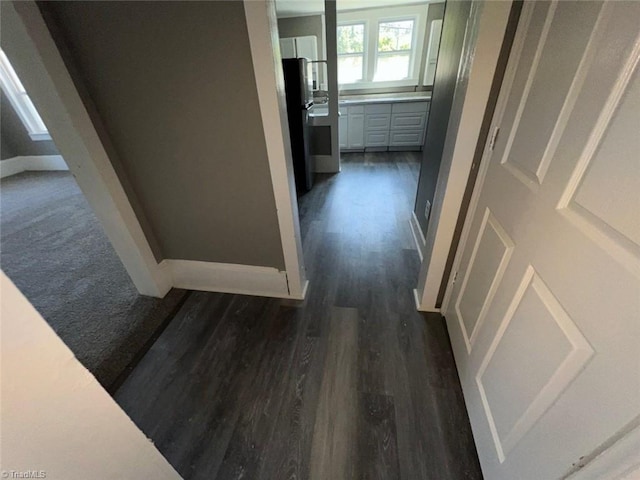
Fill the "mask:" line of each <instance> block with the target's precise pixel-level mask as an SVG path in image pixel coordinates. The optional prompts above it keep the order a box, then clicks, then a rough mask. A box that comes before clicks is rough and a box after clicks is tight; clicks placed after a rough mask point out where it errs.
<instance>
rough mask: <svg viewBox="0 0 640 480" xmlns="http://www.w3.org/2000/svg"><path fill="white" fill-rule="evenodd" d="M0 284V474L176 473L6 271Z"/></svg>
mask: <svg viewBox="0 0 640 480" xmlns="http://www.w3.org/2000/svg"><path fill="white" fill-rule="evenodd" d="M0 291H1V292H2V305H1V315H0V318H1V319H2V345H1V347H2V348H1V351H2V363H1V364H2V393H1V397H2V404H1V406H2V412H1V413H2V415H1V417H0V418H1V425H0V427H1V430H2V435H1V436H0V450H1V451H2V458H1V465H0V470H1V471H2V472H3V476H4V475H6V478H18V477H13V476H12V475H14V474H13V473H12V471H13V472H21V473H23V472H26V471H31V472H35V473H36V474H41V473H44V474H45V476H46V478H47V479H51V480H55V479H60V480H62V479H64V480H85V479H89V478H118V479H123V480H124V479H131V480H134V479H146V478H153V479H157V480H178V479H179V478H180V476H179V475H178V474H177V473H176V471H175V470H174V469H173V468H172V467H171V465H169V463H168V462H167V461H166V460H165V458H164V457H163V456H162V455H161V454H160V452H159V451H158V450H157V449H156V448H155V447H154V446H153V443H151V441H150V440H148V439H147V438H146V437H145V436H144V434H143V433H142V432H141V431H140V430H139V429H138V428H137V427H136V426H135V425H134V423H133V422H132V421H131V420H130V419H129V417H127V415H126V414H125V413H124V411H122V409H121V408H120V407H119V406H118V405H117V404H116V402H115V401H114V400H113V399H112V398H111V397H110V396H109V394H108V393H107V392H106V391H105V390H104V389H103V388H102V387H101V386H100V384H99V383H98V381H97V380H96V379H95V378H94V377H93V376H92V375H91V373H89V371H88V370H87V369H86V368H84V367H83V366H82V365H81V364H80V362H78V360H77V359H76V358H75V357H74V356H73V353H72V352H71V350H69V348H68V347H67V346H66V345H65V344H64V343H63V342H62V340H60V338H59V337H58V336H57V335H56V334H55V333H54V331H53V330H52V329H51V327H49V325H47V323H46V322H45V321H44V319H43V318H42V317H41V316H40V315H39V314H38V312H36V310H35V309H34V308H33V306H31V304H30V303H29V302H28V301H27V299H26V298H25V297H24V296H23V295H22V294H21V293H20V292H19V291H18V289H17V288H16V287H15V285H13V284H12V283H11V281H10V280H9V279H8V278H7V277H6V276H5V274H4V273H0ZM25 478H26V477H25ZM34 478H45V477H34Z"/></svg>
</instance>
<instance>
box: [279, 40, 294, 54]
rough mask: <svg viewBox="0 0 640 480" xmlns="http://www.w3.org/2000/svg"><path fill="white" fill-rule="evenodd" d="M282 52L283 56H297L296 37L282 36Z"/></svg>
mask: <svg viewBox="0 0 640 480" xmlns="http://www.w3.org/2000/svg"><path fill="white" fill-rule="evenodd" d="M280 54H281V55H282V58H297V55H296V39H295V38H281V39H280Z"/></svg>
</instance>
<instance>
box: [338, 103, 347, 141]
mask: <svg viewBox="0 0 640 480" xmlns="http://www.w3.org/2000/svg"><path fill="white" fill-rule="evenodd" d="M338 127H339V128H338V137H339V138H340V150H344V149H347V148H349V107H340V117H339V118H338Z"/></svg>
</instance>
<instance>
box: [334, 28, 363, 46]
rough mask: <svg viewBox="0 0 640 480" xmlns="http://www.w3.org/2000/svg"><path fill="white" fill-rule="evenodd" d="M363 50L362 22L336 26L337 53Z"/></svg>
mask: <svg viewBox="0 0 640 480" xmlns="http://www.w3.org/2000/svg"><path fill="white" fill-rule="evenodd" d="M362 52H364V23H358V24H355V25H341V26H339V27H338V53H362Z"/></svg>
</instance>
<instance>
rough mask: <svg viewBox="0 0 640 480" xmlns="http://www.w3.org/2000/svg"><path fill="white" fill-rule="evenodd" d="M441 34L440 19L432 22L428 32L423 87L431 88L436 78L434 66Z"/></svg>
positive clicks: (436, 60)
mask: <svg viewBox="0 0 640 480" xmlns="http://www.w3.org/2000/svg"><path fill="white" fill-rule="evenodd" d="M441 34H442V19H438V20H433V21H432V22H431V29H430V31H429V45H428V47H427V56H426V67H425V69H424V81H423V82H422V83H423V84H424V85H425V86H432V85H433V81H434V79H435V77H436V65H437V63H438V50H439V49H440V36H441Z"/></svg>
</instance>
